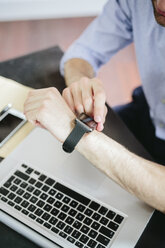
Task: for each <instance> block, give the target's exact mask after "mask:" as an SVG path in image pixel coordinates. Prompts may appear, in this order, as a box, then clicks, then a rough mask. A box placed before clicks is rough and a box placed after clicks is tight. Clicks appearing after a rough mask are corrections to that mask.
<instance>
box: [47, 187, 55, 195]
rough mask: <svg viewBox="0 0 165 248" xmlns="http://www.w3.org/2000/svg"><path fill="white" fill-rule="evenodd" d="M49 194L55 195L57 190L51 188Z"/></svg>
mask: <svg viewBox="0 0 165 248" xmlns="http://www.w3.org/2000/svg"><path fill="white" fill-rule="evenodd" d="M48 194H49V195H52V196H54V195H55V194H56V190H54V189H51V190H49V192H48Z"/></svg>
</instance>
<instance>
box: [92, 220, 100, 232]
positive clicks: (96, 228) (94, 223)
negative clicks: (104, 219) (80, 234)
mask: <svg viewBox="0 0 165 248" xmlns="http://www.w3.org/2000/svg"><path fill="white" fill-rule="evenodd" d="M91 227H92V228H93V229H95V230H98V229H99V228H100V224H99V223H98V222H96V221H94V222H93V223H92V226H91Z"/></svg>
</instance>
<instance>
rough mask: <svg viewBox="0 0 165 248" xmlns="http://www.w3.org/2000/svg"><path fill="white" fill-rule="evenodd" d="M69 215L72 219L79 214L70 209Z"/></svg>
mask: <svg viewBox="0 0 165 248" xmlns="http://www.w3.org/2000/svg"><path fill="white" fill-rule="evenodd" d="M68 214H69V215H71V216H72V217H74V216H75V215H76V214H77V211H76V210H74V209H70V210H69V212H68Z"/></svg>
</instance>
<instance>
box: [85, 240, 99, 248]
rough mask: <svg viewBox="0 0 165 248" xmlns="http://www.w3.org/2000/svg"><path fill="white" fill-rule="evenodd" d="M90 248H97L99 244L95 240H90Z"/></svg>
mask: <svg viewBox="0 0 165 248" xmlns="http://www.w3.org/2000/svg"><path fill="white" fill-rule="evenodd" d="M87 245H88V246H89V247H90V248H95V247H96V245H97V242H96V241H94V240H93V239H90V240H89V242H88V244H87Z"/></svg>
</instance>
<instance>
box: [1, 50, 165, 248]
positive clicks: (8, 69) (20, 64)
mask: <svg viewBox="0 0 165 248" xmlns="http://www.w3.org/2000/svg"><path fill="white" fill-rule="evenodd" d="M62 54H63V52H62V51H61V50H60V49H59V48H58V47H53V48H50V49H47V50H43V51H39V52H37V53H33V54H29V55H27V56H24V57H20V58H17V59H13V60H9V61H6V62H2V63H0V75H2V76H4V77H8V78H11V79H14V80H16V81H17V82H19V83H22V84H23V85H26V86H28V87H32V88H43V87H51V86H55V87H57V88H58V89H59V91H60V92H62V90H63V89H64V87H65V84H64V80H63V78H62V77H61V76H60V74H59V70H58V69H59V61H60V58H61V56H62ZM108 110H109V111H108V116H107V119H106V123H105V129H104V133H106V134H107V135H108V136H110V137H112V138H113V139H114V140H116V141H118V142H119V143H121V144H123V145H124V146H126V147H127V148H128V149H129V150H130V151H132V152H134V153H136V154H138V155H140V156H143V157H144V158H147V159H151V157H150V156H149V154H148V153H147V152H146V151H145V150H144V149H143V147H142V146H141V145H140V144H139V143H138V142H137V141H136V139H135V138H134V136H133V135H132V134H131V133H130V132H129V130H128V129H127V127H126V126H125V125H124V123H123V122H122V121H121V120H120V119H119V118H118V117H117V116H116V115H115V113H114V112H113V111H112V109H110V108H108ZM164 230H165V215H163V214H162V213H160V212H158V211H155V213H154V215H153V217H152V218H151V220H150V222H149V223H148V225H147V227H146V229H145V231H144V232H143V234H142V236H141V238H140V240H139V242H138V243H137V245H136V248H147V247H150V248H152V247H153V248H155V247H156V248H157V247H158V248H164V247H165V237H164ZM0 237H1V244H2V247H5V248H9V247H10V248H12V247H13V248H15V247H17V248H22V245H21V244H24V246H23V247H24V248H26V247H31V248H35V247H36V248H37V247H38V246H36V245H35V244H33V243H31V242H30V241H28V240H26V239H25V238H24V237H22V236H21V235H19V234H17V233H15V232H14V231H13V230H11V229H10V228H8V227H6V226H4V225H3V224H2V223H1V224H0ZM6 237H8V238H6ZM13 244H14V246H13ZM29 244H30V245H29Z"/></svg>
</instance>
